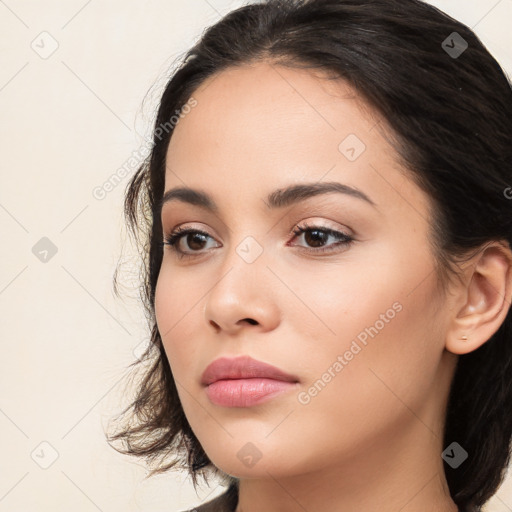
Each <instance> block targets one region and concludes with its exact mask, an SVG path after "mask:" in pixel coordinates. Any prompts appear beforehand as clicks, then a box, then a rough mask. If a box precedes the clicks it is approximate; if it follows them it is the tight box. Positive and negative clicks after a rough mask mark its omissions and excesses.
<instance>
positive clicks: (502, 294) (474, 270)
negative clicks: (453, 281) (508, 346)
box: [446, 242, 512, 354]
mask: <svg viewBox="0 0 512 512" xmlns="http://www.w3.org/2000/svg"><path fill="white" fill-rule="evenodd" d="M465 272H466V276H465V277H466V278H465V279H464V283H465V284H464V288H463V289H461V290H460V291H461V296H462V297H464V299H463V301H462V302H463V304H462V306H461V307H459V308H457V309H454V311H453V314H454V317H453V318H451V321H450V329H449V330H448V333H447V337H446V350H448V351H449V352H452V353H454V354H467V353H469V352H472V351H474V350H476V349H477V348H479V347H480V346H482V345H483V344H484V343H485V342H487V341H488V340H489V339H490V338H491V337H492V336H493V334H494V333H495V332H496V331H497V330H498V329H499V328H500V326H501V324H502V323H503V321H504V320H505V318H506V316H507V314H508V312H509V310H510V303H511V290H512V252H511V250H510V247H509V245H508V244H507V243H506V242H504V243H500V242H493V243H490V244H487V245H485V246H484V247H483V248H482V250H481V251H479V252H478V254H477V255H476V256H475V257H474V263H473V264H471V265H469V266H468V267H467V269H466V271H465ZM461 286H463V285H462V284H461Z"/></svg>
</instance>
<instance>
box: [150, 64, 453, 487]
mask: <svg viewBox="0 0 512 512" xmlns="http://www.w3.org/2000/svg"><path fill="white" fill-rule="evenodd" d="M193 98H194V99H195V101H196V102H197V103H196V104H195V106H194V107H193V108H187V109H186V110H184V111H183V112H188V113H186V114H183V117H182V118H181V119H180V120H179V123H178V124H177V126H176V128H175V131H174V134H173V136H172V138H171V141H170V145H169V150H168V153H167V162H166V175H165V190H166V191H170V190H171V189H175V188H183V187H186V188H190V189H194V190H196V191H198V192H200V193H202V194H204V195H207V196H208V197H209V201H210V202H211V203H212V204H214V205H215V207H216V208H215V209H214V210H212V209H210V208H208V207H206V206H204V205H203V206H202V205H199V204H192V202H188V201H187V200H186V199H185V196H184V195H183V194H182V195H181V199H179V198H177V197H174V199H170V200H169V201H166V202H165V203H164V205H163V208H162V223H163V230H164V236H165V235H169V234H170V233H171V232H173V231H174V230H175V229H176V228H177V227H178V226H179V227H180V228H181V229H193V230H199V231H201V232H204V233H205V234H206V235H197V234H196V235H195V236H194V235H188V236H187V235H182V236H181V239H179V240H178V241H177V242H176V245H175V246H174V247H175V249H177V250H181V251H182V252H184V253H186V254H185V255H184V256H183V257H182V258H180V257H178V255H177V253H176V252H174V251H173V248H172V247H171V246H170V245H165V247H164V255H163V261H162V267H161V270H160V274H159V278H158V283H157V288H156V297H155V307H156V318H157V324H158V328H159V331H160V333H161V335H162V340H163V343H164V346H165V351H166V354H167V357H168V359H169V362H170V365H171V368H172V372H173V375H174V378H175V381H176V384H177V389H178V393H179V396H180V399H181V403H182V405H183V409H184V412H185V414H186V416H187V418H188V421H189V423H190V426H191V428H192V430H193V431H194V433H195V435H196V436H197V438H198V439H199V441H200V443H201V445H202V446H203V448H204V450H205V451H206V453H207V455H208V456H209V457H210V459H211V460H212V461H213V462H214V464H215V465H217V466H218V467H219V468H221V469H222V470H223V471H225V472H226V473H229V474H232V475H235V476H237V477H258V476H264V475H266V476H268V473H270V474H271V475H273V476H275V477H278V476H284V475H293V474H300V473H305V472H309V471H312V470H315V469H320V468H326V467H328V466H336V465H338V466H340V465H342V464H346V463H347V462H348V461H350V463H351V467H352V468H354V467H355V464H357V463H358V461H360V460H369V459H370V458H372V459H375V457H380V458H381V459H384V458H385V457H386V453H387V454H388V455H389V451H391V450H396V449H398V447H403V445H404V443H410V447H411V450H414V453H417V454H419V453H420V450H421V449H420V448H419V447H420V446H422V445H426V444H427V442H425V443H423V441H422V440H426V441H433V439H434V435H435V434H437V435H439V434H440V432H441V431H440V430H439V429H440V422H442V418H443V413H442V411H443V407H444V403H445V402H444V401H445V399H446V394H447V391H448V386H449V382H450V379H451V376H452V371H453V368H454V363H455V356H454V355H453V354H451V353H449V352H447V351H445V350H444V343H445V334H446V329H447V326H448V322H447V319H448V314H449V312H450V308H449V304H447V303H446V302H443V301H445V300H446V299H444V298H443V297H441V296H440V295H439V294H438V292H437V288H436V276H435V272H434V262H433V257H432V253H431V250H430V246H429V245H428V241H427V232H428V229H429V223H430V216H429V213H428V204H429V203H428V198H427V196H426V194H424V193H423V192H422V191H421V190H420V189H419V188H418V187H417V186H416V185H415V184H414V183H413V182H412V181H411V180H410V179H409V178H408V177H407V175H406V174H405V173H404V171H403V169H401V168H400V167H399V165H398V163H397V160H396V154H395V152H394V150H393V149H392V147H391V146H390V145H389V144H388V142H387V141H386V139H385V138H384V136H383V133H384V132H383V130H382V128H383V127H384V126H385V123H384V122H383V121H381V122H380V124H377V123H378V121H379V118H378V117H375V116H374V115H372V114H371V112H372V111H371V110H370V109H363V110H361V109H360V107H361V105H363V104H362V103H361V102H360V100H358V99H357V98H356V96H355V94H354V91H353V90H351V89H349V87H348V86H347V85H346V84H345V82H342V81H339V80H338V81H330V82H327V81H325V80H322V79H321V78H320V77H319V76H316V77H315V76H313V75H312V74H310V73H309V72H307V71H300V70H292V69H286V68H283V67H272V66H270V65H269V64H266V63H259V64H257V65H254V66H252V67H249V66H244V67H240V68H237V69H229V70H227V71H224V72H222V73H220V74H218V75H217V76H215V77H213V79H212V78H210V79H208V80H207V81H206V82H205V83H203V84H202V85H201V87H200V88H199V89H198V90H197V91H196V92H195V93H194V95H193ZM327 183H329V184H330V185H333V184H334V186H331V188H330V192H326V191H325V190H324V191H322V189H321V188H320V187H323V186H325V185H326V184H327ZM296 186H307V187H315V188H317V193H316V194H314V193H312V192H311V190H310V189H309V188H306V189H304V190H303V191H300V190H299V192H300V193H293V192H292V193H290V192H286V190H287V189H289V188H290V187H296ZM336 187H337V188H336ZM292 190H293V189H292ZM312 190H314V189H312ZM278 191H279V192H278ZM354 191H355V192H354ZM365 197H366V199H365ZM300 228H303V229H306V228H309V231H305V232H304V233H300V232H299V233H298V234H294V233H293V230H297V229H300ZM311 228H314V229H311ZM326 230H332V233H331V232H329V231H326ZM340 234H341V235H340ZM342 234H345V235H348V237H350V238H351V239H353V240H352V241H350V242H346V240H347V239H346V238H343V235H342ZM343 240H345V243H343ZM238 356H250V357H251V358H253V359H256V360H258V361H261V362H264V363H267V364H270V365H273V366H274V367H277V368H279V369H281V370H282V371H283V372H286V373H287V374H291V375H292V376H293V377H294V378H293V379H292V380H293V382H287V383H285V382H283V381H276V380H264V379H263V380H262V379H255V380H253V381H252V383H251V382H249V381H248V380H247V379H246V380H244V381H240V380H239V381H233V380H232V381H231V382H226V380H224V381H223V382H222V379H221V380H219V381H217V384H212V385H211V386H210V388H208V387H207V386H205V385H204V384H203V383H202V374H203V372H204V370H205V369H206V367H207V366H208V365H210V363H212V362H213V361H214V360H216V359H218V358H221V357H222V358H235V357H238ZM256 373H258V372H256ZM220 377H221V376H220ZM220 377H219V375H217V378H220ZM253 377H254V375H253ZM212 378H214V377H212ZM258 390H260V391H261V390H266V391H267V392H269V391H271V392H270V393H268V394H266V395H265V397H264V399H260V400H259V401H258V397H260V396H261V394H258V393H259V391H258ZM438 439H439V438H438ZM430 449H431V448H430ZM394 453H396V451H395V452H394ZM363 455H367V457H362V456H363ZM420 456H421V455H420ZM439 462H440V463H441V458H440V457H439Z"/></svg>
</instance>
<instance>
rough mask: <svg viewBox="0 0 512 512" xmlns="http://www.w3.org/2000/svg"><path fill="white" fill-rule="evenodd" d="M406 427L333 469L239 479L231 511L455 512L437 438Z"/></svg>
mask: <svg viewBox="0 0 512 512" xmlns="http://www.w3.org/2000/svg"><path fill="white" fill-rule="evenodd" d="M408 427H409V428H408V430H406V431H404V430H400V431H399V432H397V433H396V434H395V435H394V436H393V437H388V438H387V439H386V443H382V441H381V442H380V443H375V444H373V445H367V446H365V449H364V450H363V451H361V450H358V451H357V453H355V454H354V455H353V456H351V457H348V458H343V464H342V465H337V466H336V467H322V466H321V464H320V469H319V470H318V471H311V472H310V473H308V474H300V475H295V476H290V475H289V474H287V475H285V476H280V475H272V474H271V473H270V472H269V473H268V478H254V479H241V480H240V484H239V499H238V506H237V508H236V512H262V511H265V512H304V511H313V510H322V512H361V510H364V511H365V512H397V511H400V512H457V510H458V509H457V506H456V504H455V503H454V502H453V500H452V499H451V497H450V493H449V489H448V485H447V483H446V478H445V474H444V468H443V460H442V458H441V452H442V450H443V447H442V436H440V435H438V434H437V433H435V432H433V431H432V430H430V429H429V428H428V427H427V426H426V425H425V424H424V423H422V422H421V421H418V420H417V419H415V420H414V421H412V422H411V423H410V424H409V425H408ZM436 430H437V429H436ZM439 430H441V429H439Z"/></svg>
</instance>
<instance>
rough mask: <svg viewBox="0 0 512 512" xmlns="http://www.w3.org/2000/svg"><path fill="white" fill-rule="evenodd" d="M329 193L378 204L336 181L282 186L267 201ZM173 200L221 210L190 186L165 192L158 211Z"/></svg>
mask: <svg viewBox="0 0 512 512" xmlns="http://www.w3.org/2000/svg"><path fill="white" fill-rule="evenodd" d="M329 193H338V194H345V195H348V196H351V197H355V198H357V199H361V200H363V201H365V202H367V203H369V204H370V205H372V206H373V207H374V208H376V204H375V203H374V202H373V201H372V200H371V199H370V198H369V197H368V196H367V195H366V194H365V193H364V192H361V191H360V190H358V189H356V188H354V187H351V186H349V185H345V184H343V183H338V182H336V181H331V182H321V183H319V182H314V183H301V184H298V185H291V186H289V187H285V188H280V189H277V190H274V191H273V192H271V193H270V194H269V195H268V196H267V200H266V201H265V203H266V205H267V207H268V208H269V209H277V208H284V207H286V206H290V205H292V204H295V203H297V202H299V201H302V200H305V199H308V198H310V197H313V196H317V195H320V194H329ZM171 201H182V202H184V203H189V204H192V205H194V206H200V207H201V208H205V209H206V210H209V211H211V212H214V213H217V212H218V211H219V207H218V205H217V204H216V203H215V201H214V200H213V198H212V197H211V196H209V195H208V194H207V193H205V192H202V191H201V190H196V189H193V188H189V187H177V188H172V189H170V190H168V191H167V192H165V194H164V195H163V197H162V199H161V200H160V202H159V204H158V208H157V212H159V213H161V211H162V208H163V206H164V204H166V203H169V202H171Z"/></svg>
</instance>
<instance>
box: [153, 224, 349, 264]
mask: <svg viewBox="0 0 512 512" xmlns="http://www.w3.org/2000/svg"><path fill="white" fill-rule="evenodd" d="M308 231H321V232H322V233H326V234H327V235H332V236H334V237H336V238H338V239H339V240H340V241H339V242H337V243H335V244H331V245H330V246H327V247H320V248H316V249H308V248H306V247H302V248H301V249H303V250H305V251H307V252H311V253H326V252H334V251H336V249H333V247H339V246H349V245H350V244H351V243H353V242H354V241H355V239H354V238H353V237H351V236H350V235H347V234H346V233H343V232H342V231H336V230H334V229H330V228H327V227H323V226H310V225H308V224H307V223H304V224H303V225H302V226H297V227H296V228H295V229H294V230H292V234H294V235H295V237H297V236H300V235H302V234H303V233H306V232H308ZM188 234H200V235H204V236H207V237H209V238H212V237H211V236H210V235H209V234H208V233H206V232H205V231H201V230H200V229H193V228H180V227H178V228H176V229H175V230H174V231H172V232H171V233H170V234H169V235H166V236H165V240H164V242H163V245H168V246H169V247H170V249H171V250H172V251H173V252H174V253H175V254H176V255H177V256H178V257H179V258H180V259H181V258H189V257H194V256H200V255H202V254H204V252H198V251H194V252H192V253H187V252H183V251H181V250H180V249H178V244H179V242H180V240H181V238H183V237H184V236H185V235H188ZM194 253H195V254H194Z"/></svg>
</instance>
